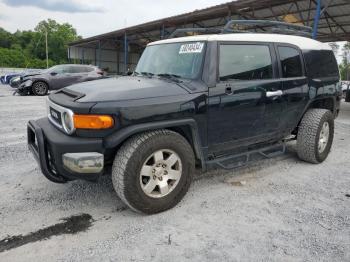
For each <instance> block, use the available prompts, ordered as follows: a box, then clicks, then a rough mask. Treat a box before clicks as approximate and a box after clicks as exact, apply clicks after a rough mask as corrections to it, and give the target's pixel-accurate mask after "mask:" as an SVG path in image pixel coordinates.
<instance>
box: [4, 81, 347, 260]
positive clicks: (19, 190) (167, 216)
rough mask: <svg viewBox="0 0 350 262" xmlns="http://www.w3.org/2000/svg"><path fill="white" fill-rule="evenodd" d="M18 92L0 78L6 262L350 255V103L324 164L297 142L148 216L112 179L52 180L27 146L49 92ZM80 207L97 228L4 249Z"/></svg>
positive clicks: (208, 180)
mask: <svg viewBox="0 0 350 262" xmlns="http://www.w3.org/2000/svg"><path fill="white" fill-rule="evenodd" d="M11 91H12V90H11V89H10V88H9V87H6V86H0V123H1V124H0V175H1V177H0V195H1V197H0V261H350V197H349V195H348V194H350V103H348V104H345V103H344V104H343V105H342V112H341V114H340V116H339V118H338V119H337V121H336V131H335V133H336V134H335V140H334V145H333V151H332V153H331V154H330V156H329V158H328V159H327V160H326V161H325V162H324V163H323V164H321V165H311V164H307V163H303V162H301V161H299V160H298V159H297V157H296V154H295V152H294V144H290V145H289V146H288V148H289V151H288V153H287V154H285V155H283V156H280V157H277V158H275V159H272V160H267V161H263V162H260V163H258V164H254V165H251V166H249V167H245V168H242V169H240V170H234V171H229V172H227V171H213V172H209V173H205V174H201V175H200V176H198V178H197V179H196V180H195V181H194V183H193V185H192V187H191V189H190V191H189V192H188V194H187V196H186V197H185V198H184V200H183V201H182V202H181V203H180V204H179V205H178V206H177V207H175V208H174V209H172V210H169V211H167V212H164V213H162V214H158V215H152V216H144V215H139V214H136V213H134V212H132V211H130V210H129V209H127V208H125V206H124V205H123V203H122V202H121V201H120V200H119V199H118V197H117V196H116V195H115V193H114V191H113V187H112V184H111V181H110V178H109V177H104V178H103V179H101V181H100V182H99V183H97V184H94V183H88V182H84V181H75V182H71V183H68V184H64V185H57V184H54V183H51V182H49V181H47V180H46V179H45V178H44V177H43V176H42V175H41V173H40V171H39V169H38V166H37V164H36V162H35V161H34V159H33V157H32V156H31V155H30V153H29V152H28V150H27V147H26V122H27V121H28V120H29V119H36V118H39V117H42V116H44V115H45V98H43V97H20V96H12V93H11ZM240 181H243V183H239V182H240ZM79 214H88V215H90V216H91V217H92V220H91V222H92V223H91V226H90V227H87V228H86V229H85V230H81V231H79V232H77V233H75V234H55V233H54V232H53V233H52V234H51V235H52V236H50V235H47V236H45V239H44V240H42V241H36V242H34V241H32V242H30V241H29V243H27V244H25V245H22V246H19V247H17V248H13V249H10V250H7V251H1V247H4V245H6V242H8V241H9V240H8V239H7V240H4V239H6V238H9V237H13V236H16V235H27V234H30V233H31V232H37V233H36V235H37V234H41V233H42V232H43V231H40V230H42V229H44V228H47V227H50V226H52V225H56V224H57V223H62V219H63V218H67V217H71V216H74V215H79ZM88 217H89V216H88ZM68 231H69V230H68ZM38 232H39V233H38ZM50 232H51V231H50ZM71 233H72V232H71ZM73 233H74V232H73Z"/></svg>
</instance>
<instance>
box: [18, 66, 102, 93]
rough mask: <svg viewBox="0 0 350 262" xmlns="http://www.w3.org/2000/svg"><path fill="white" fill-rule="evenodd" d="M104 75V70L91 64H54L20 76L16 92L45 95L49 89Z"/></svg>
mask: <svg viewBox="0 0 350 262" xmlns="http://www.w3.org/2000/svg"><path fill="white" fill-rule="evenodd" d="M103 77H104V72H103V71H102V70H101V69H99V68H98V67H96V66H93V65H75V64H66V65H56V66H53V67H51V68H49V69H46V70H43V71H41V72H40V73H36V74H27V75H24V76H22V77H21V84H20V85H19V87H18V90H17V92H18V93H19V94H20V95H27V94H34V95H37V96H44V95H46V94H47V93H48V92H49V90H57V89H61V88H63V87H66V86H69V85H72V84H76V83H80V82H86V81H91V80H96V79H100V78H103Z"/></svg>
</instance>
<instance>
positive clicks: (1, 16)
mask: <svg viewBox="0 0 350 262" xmlns="http://www.w3.org/2000/svg"><path fill="white" fill-rule="evenodd" d="M228 1H229V0H190V1H188V0H132V1H130V0H114V1H113V0H100V1H91V0H85V1H84V0H0V27H3V28H4V29H5V30H7V31H10V32H15V31H16V30H17V29H19V30H29V29H34V27H35V26H36V25H37V24H38V22H40V21H42V20H45V19H47V18H51V19H54V20H56V21H57V22H59V23H64V22H68V23H70V24H72V25H73V27H74V28H76V29H77V32H78V34H79V35H81V36H83V37H89V36H94V35H97V34H102V33H106V32H109V31H113V30H117V29H120V28H123V27H125V26H133V25H137V24H140V23H144V22H149V21H153V20H156V19H160V18H165V17H168V16H173V15H178V14H182V13H185V12H191V11H194V10H195V9H202V8H206V7H210V6H213V5H217V4H222V3H225V2H228Z"/></svg>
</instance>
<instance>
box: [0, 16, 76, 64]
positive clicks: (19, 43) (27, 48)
mask: <svg viewBox="0 0 350 262" xmlns="http://www.w3.org/2000/svg"><path fill="white" fill-rule="evenodd" d="M46 32H47V38H48V51H49V52H48V53H49V66H52V65H55V64H62V63H67V48H68V43H70V42H73V41H75V40H78V39H81V37H80V36H78V35H77V32H76V30H75V29H74V28H73V27H72V25H70V24H68V23H63V24H59V23H57V22H56V21H55V20H52V19H48V20H46V21H41V22H40V23H39V24H38V25H37V26H36V27H35V29H34V31H31V30H29V31H17V32H15V33H13V34H11V33H9V32H7V31H6V30H4V29H2V28H0V67H30V68H45V67H46V47H45V34H46Z"/></svg>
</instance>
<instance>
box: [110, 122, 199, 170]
mask: <svg viewBox="0 0 350 262" xmlns="http://www.w3.org/2000/svg"><path fill="white" fill-rule="evenodd" d="M180 126H187V127H190V130H191V135H192V146H193V150H194V153H195V155H196V157H197V158H198V159H199V160H200V161H201V164H202V168H203V169H205V160H204V155H203V151H202V147H201V141H200V137H199V132H198V126H197V123H196V121H195V120H194V119H179V120H170V121H159V122H152V123H142V124H136V125H131V126H128V127H125V128H122V129H120V130H118V131H117V132H115V133H113V134H111V135H109V136H108V137H106V138H105V139H104V146H105V148H107V149H112V148H116V147H117V146H119V145H121V144H122V143H123V142H124V141H125V140H127V139H128V138H130V137H131V136H133V135H135V134H137V133H142V132H147V131H152V130H156V129H166V128H170V127H180Z"/></svg>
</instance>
